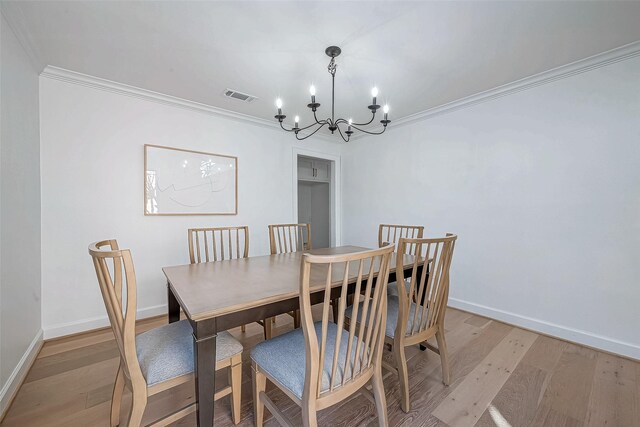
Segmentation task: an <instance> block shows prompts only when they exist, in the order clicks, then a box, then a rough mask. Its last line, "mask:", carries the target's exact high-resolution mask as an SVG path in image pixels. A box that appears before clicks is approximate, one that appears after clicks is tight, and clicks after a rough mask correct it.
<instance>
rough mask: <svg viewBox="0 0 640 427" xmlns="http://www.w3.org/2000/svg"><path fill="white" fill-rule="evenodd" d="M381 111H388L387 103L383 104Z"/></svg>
mask: <svg viewBox="0 0 640 427" xmlns="http://www.w3.org/2000/svg"><path fill="white" fill-rule="evenodd" d="M382 112H383V113H385V114H387V113H388V112H389V104H384V107H382Z"/></svg>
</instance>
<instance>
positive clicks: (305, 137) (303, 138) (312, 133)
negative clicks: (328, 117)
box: [296, 123, 326, 141]
mask: <svg viewBox="0 0 640 427" xmlns="http://www.w3.org/2000/svg"><path fill="white" fill-rule="evenodd" d="M325 125H326V123H324V124H322V125H320V126H318V128H317V129H316V130H314V131H313V132H311V133H310V134H309V135H307V136H303V137H302V138H300V137H299V136H298V134H297V133H296V139H297V140H298V141H303V140H305V139H307V138H309V137H310V136H313V135H314V134H315V133H316V132H318V131H319V130H320V129H322V128H323V127H324V126H325Z"/></svg>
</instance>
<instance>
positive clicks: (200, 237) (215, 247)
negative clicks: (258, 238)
mask: <svg viewBox="0 0 640 427" xmlns="http://www.w3.org/2000/svg"><path fill="white" fill-rule="evenodd" d="M234 233H235V239H234V238H233V236H234ZM240 233H244V239H241V238H240ZM234 240H235V248H234ZM243 245H244V247H242V246H243ZM248 256H249V227H247V226H239V227H215V228H190V229H189V257H190V260H191V263H192V264H195V263H200V262H211V261H214V262H215V261H222V260H225V259H227V258H228V259H234V258H236V259H238V258H246V257H248Z"/></svg>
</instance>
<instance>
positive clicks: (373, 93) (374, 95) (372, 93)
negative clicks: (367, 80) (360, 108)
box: [371, 86, 378, 98]
mask: <svg viewBox="0 0 640 427" xmlns="http://www.w3.org/2000/svg"><path fill="white" fill-rule="evenodd" d="M371 96H373V97H374V98H375V97H376V96H378V88H377V87H376V86H374V87H373V89H371Z"/></svg>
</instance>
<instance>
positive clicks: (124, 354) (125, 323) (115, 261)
mask: <svg viewBox="0 0 640 427" xmlns="http://www.w3.org/2000/svg"><path fill="white" fill-rule="evenodd" d="M89 254H90V255H91V258H93V265H94V267H95V269H96V275H97V277H98V284H99V285H100V292H101V293H102V299H103V300H104V305H105V308H106V309H107V315H108V316H109V322H110V323H111V328H112V329H113V334H114V335H115V338H116V343H117V344H118V350H119V351H120V364H121V366H122V368H123V370H124V374H125V375H126V376H127V378H129V379H130V380H131V381H132V382H135V383H140V381H142V383H145V379H144V376H143V375H142V371H141V370H140V364H139V362H138V356H137V355H136V304H137V299H136V274H135V270H134V268H133V259H132V258H131V252H130V251H129V249H119V248H118V242H117V241H116V240H103V241H101V242H95V243H92V244H90V245H89Z"/></svg>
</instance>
